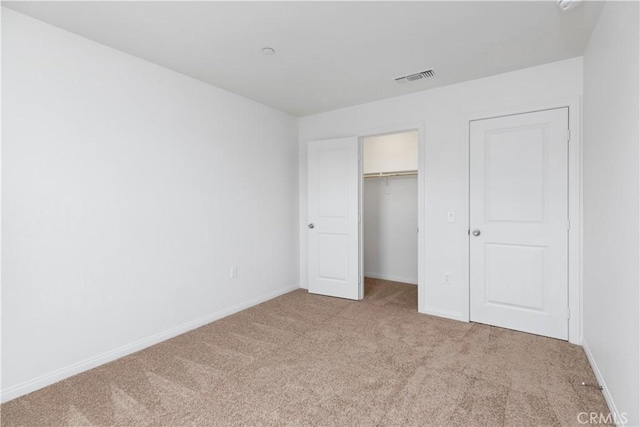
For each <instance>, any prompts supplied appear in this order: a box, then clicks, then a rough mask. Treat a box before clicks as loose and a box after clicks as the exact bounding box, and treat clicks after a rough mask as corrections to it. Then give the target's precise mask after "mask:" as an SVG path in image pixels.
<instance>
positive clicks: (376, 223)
mask: <svg viewBox="0 0 640 427" xmlns="http://www.w3.org/2000/svg"><path fill="white" fill-rule="evenodd" d="M362 205H363V208H362V222H363V230H364V231H363V252H364V275H365V276H366V277H373V278H378V279H385V280H393V281H396V282H404V283H413V284H417V283H418V233H417V232H416V229H417V227H418V179H417V177H415V176H398V177H392V178H366V179H365V180H364V189H363V200H362Z"/></svg>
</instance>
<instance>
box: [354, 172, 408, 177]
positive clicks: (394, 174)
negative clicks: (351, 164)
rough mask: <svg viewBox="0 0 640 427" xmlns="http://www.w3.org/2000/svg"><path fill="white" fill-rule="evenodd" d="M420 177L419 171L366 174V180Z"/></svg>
mask: <svg viewBox="0 0 640 427" xmlns="http://www.w3.org/2000/svg"><path fill="white" fill-rule="evenodd" d="M411 175H418V171H397V172H376V173H365V174H364V177H365V178H388V177H391V176H411Z"/></svg>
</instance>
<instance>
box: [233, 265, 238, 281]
mask: <svg viewBox="0 0 640 427" xmlns="http://www.w3.org/2000/svg"><path fill="white" fill-rule="evenodd" d="M236 277H238V267H237V266H235V265H234V266H233V267H231V278H232V279H235V278H236Z"/></svg>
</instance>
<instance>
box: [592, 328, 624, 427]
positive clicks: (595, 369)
mask: <svg viewBox="0 0 640 427" xmlns="http://www.w3.org/2000/svg"><path fill="white" fill-rule="evenodd" d="M582 348H583V349H584V352H585V354H586V355H587V360H589V364H590V365H591V369H593V373H594V374H595V375H596V379H597V380H598V384H600V385H601V386H602V394H603V396H604V400H605V401H606V402H607V406H608V407H609V411H610V412H611V414H612V415H613V417H614V421H615V423H616V425H617V426H624V424H621V423H620V420H622V419H623V418H622V417H621V416H620V412H618V408H617V407H616V404H615V403H614V401H613V398H612V397H611V393H609V388H608V387H607V383H606V382H605V380H604V378H603V377H602V373H600V369H598V364H597V363H596V359H595V358H594V357H593V354H592V353H591V350H590V349H589V346H588V345H587V342H586V341H585V339H584V338H582Z"/></svg>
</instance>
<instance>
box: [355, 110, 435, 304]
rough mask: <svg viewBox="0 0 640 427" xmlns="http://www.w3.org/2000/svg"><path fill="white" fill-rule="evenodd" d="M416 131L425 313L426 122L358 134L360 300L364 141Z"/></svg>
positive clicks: (420, 277) (420, 268)
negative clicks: (370, 138) (365, 139)
mask: <svg viewBox="0 0 640 427" xmlns="http://www.w3.org/2000/svg"><path fill="white" fill-rule="evenodd" d="M410 131H416V132H418V177H417V179H418V195H417V196H418V307H416V308H417V310H418V312H420V313H423V312H424V311H423V308H424V294H425V289H424V277H425V275H424V268H425V266H424V238H423V236H424V230H425V215H424V213H425V209H424V207H425V197H424V179H425V170H424V166H425V149H424V147H425V144H424V122H413V123H405V124H399V125H393V126H384V127H381V128H376V129H369V130H365V131H360V132H358V169H359V170H358V173H359V176H360V183H359V186H358V199H359V200H358V204H359V206H358V214H359V215H360V216H359V218H360V222H359V231H358V234H359V249H358V255H359V257H360V259H359V264H360V299H362V298H364V246H363V241H364V228H363V224H364V221H363V220H362V219H363V204H362V200H363V190H364V171H363V167H364V165H363V163H364V162H363V153H364V151H363V140H364V138H368V137H372V136H381V135H390V134H395V133H403V132H410Z"/></svg>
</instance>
